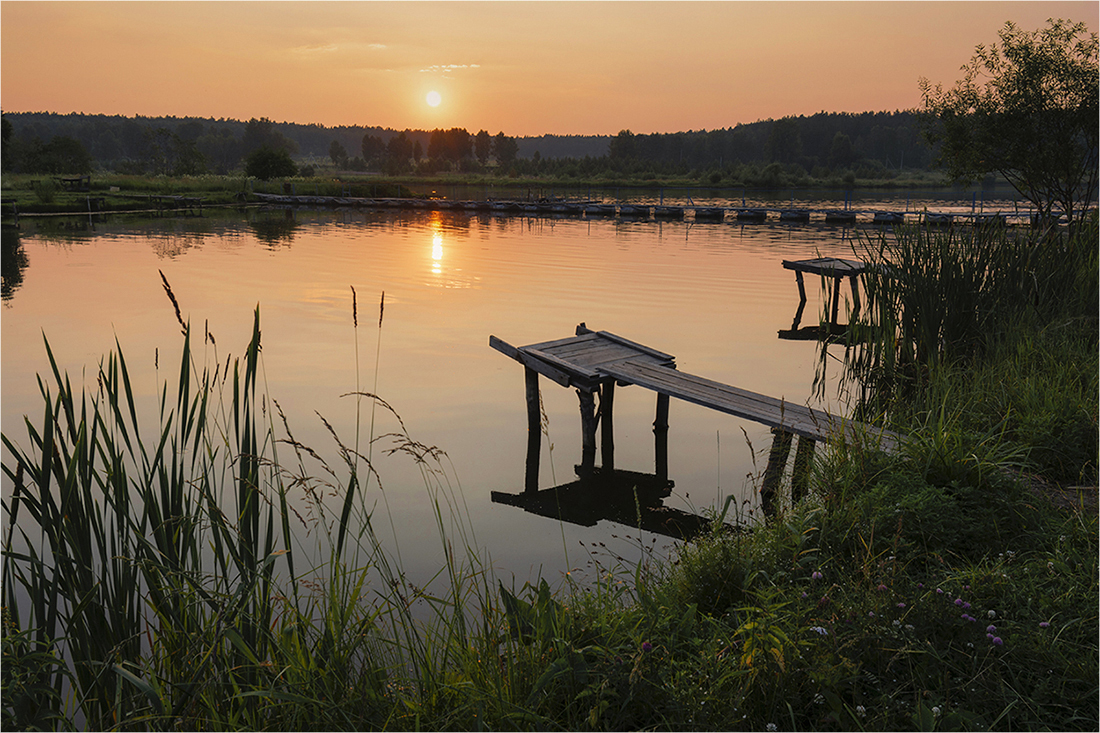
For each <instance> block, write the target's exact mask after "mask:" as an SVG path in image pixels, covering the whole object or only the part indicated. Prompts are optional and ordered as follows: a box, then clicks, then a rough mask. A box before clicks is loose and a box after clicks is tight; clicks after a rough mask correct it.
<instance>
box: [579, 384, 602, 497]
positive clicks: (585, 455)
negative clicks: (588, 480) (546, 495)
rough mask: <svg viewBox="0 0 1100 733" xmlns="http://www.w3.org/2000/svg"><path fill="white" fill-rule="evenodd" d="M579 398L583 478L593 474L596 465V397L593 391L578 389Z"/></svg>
mask: <svg viewBox="0 0 1100 733" xmlns="http://www.w3.org/2000/svg"><path fill="white" fill-rule="evenodd" d="M577 399H579V400H580V403H581V465H580V466H579V467H578V471H577V473H578V475H579V476H580V477H581V478H584V477H586V476H591V475H592V470H593V469H594V468H595V467H596V423H597V422H599V418H597V417H596V397H595V395H594V394H593V393H592V392H588V391H586V390H583V389H578V390H577Z"/></svg>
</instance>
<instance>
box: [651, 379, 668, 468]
mask: <svg viewBox="0 0 1100 733" xmlns="http://www.w3.org/2000/svg"><path fill="white" fill-rule="evenodd" d="M668 401H669V400H668V395H667V394H662V393H661V392H658V393H657V417H656V419H654V420H653V455H654V459H655V463H656V473H657V478H658V479H659V480H661V481H667V480H668Z"/></svg>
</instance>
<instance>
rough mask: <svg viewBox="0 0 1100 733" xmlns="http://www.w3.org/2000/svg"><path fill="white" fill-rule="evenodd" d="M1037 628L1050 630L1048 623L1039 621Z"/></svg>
mask: <svg viewBox="0 0 1100 733" xmlns="http://www.w3.org/2000/svg"><path fill="white" fill-rule="evenodd" d="M1039 628H1040V629H1046V628H1050V624H1049V623H1047V622H1046V621H1040V622H1039Z"/></svg>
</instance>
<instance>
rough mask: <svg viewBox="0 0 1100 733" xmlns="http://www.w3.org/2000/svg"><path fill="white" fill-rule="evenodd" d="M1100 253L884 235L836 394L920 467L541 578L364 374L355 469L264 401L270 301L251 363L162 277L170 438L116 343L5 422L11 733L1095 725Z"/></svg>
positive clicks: (868, 240)
mask: <svg viewBox="0 0 1100 733" xmlns="http://www.w3.org/2000/svg"><path fill="white" fill-rule="evenodd" d="M1097 238H1098V227H1097V219H1096V216H1095V215H1092V216H1091V217H1089V218H1087V219H1086V221H1085V222H1083V223H1082V224H1080V225H1078V226H1077V227H1075V228H1074V229H1072V230H1066V229H1051V230H1040V229H1032V228H1019V229H1005V228H1003V227H967V228H961V229H957V230H948V231H943V230H934V229H931V228H923V227H917V226H910V227H899V228H897V229H895V230H892V231H888V232H887V231H883V232H879V233H877V234H873V235H862V238H861V239H860V240H859V242H858V243H857V247H858V248H862V251H857V254H858V255H860V256H862V257H864V258H865V259H867V260H868V261H870V262H872V263H873V264H874V265H875V267H873V268H870V270H869V271H870V272H871V275H870V276H869V279H868V281H867V300H868V303H867V305H866V307H865V309H864V312H863V313H862V314H861V315H860V317H859V319H858V320H857V322H856V324H855V325H854V327H853V329H852V333H853V341H852V342H851V343H850V344H849V349H848V356H847V360H846V367H847V371H846V375H847V376H846V380H845V382H844V384H842V385H840V387H841V388H843V389H846V390H849V392H850V393H851V394H852V395H853V397H854V398H855V400H856V409H857V411H858V412H859V413H860V416H861V418H862V419H866V420H880V421H883V422H884V423H885V424H887V425H888V426H890V427H891V428H893V429H895V430H899V431H902V432H905V433H907V434H909V436H910V440H909V441H908V443H907V445H906V448H905V449H904V450H903V451H902V452H901V454H899V455H897V456H886V455H884V454H881V453H877V452H874V451H873V450H871V449H869V448H858V447H853V448H845V447H843V446H838V447H830V448H829V449H826V450H821V451H820V452H819V456H818V458H817V459H816V460H815V464H814V467H813V471H812V475H811V488H810V493H809V495H808V497H807V498H806V499H804V500H803V501H802V502H800V503H798V504H796V505H791V504H790V503H789V502H787V503H786V504H785V505H784V506H783V507H782V509H781V511H780V513H779V515H778V516H777V517H776V518H775V519H774V520H772V521H770V522H768V523H766V524H757V525H753V526H752V527H751V528H750V529H749V530H748V531H744V532H735V533H727V532H721V531H718V530H716V531H715V532H713V533H712V534H709V535H706V536H703V537H701V538H699V539H697V540H695V541H693V542H691V543H687V544H684V545H683V546H682V547H681V548H680V550H679V552H678V553H677V554H676V556H675V557H673V558H672V559H671V560H669V561H667V562H662V561H658V560H656V559H653V558H650V557H646V558H644V559H643V560H642V561H641V562H638V563H626V562H624V561H622V560H621V559H619V558H617V557H615V556H614V555H611V554H609V553H608V551H607V550H606V549H605V548H601V547H592V548H586V552H587V553H588V559H589V560H591V562H592V569H591V571H590V572H589V573H587V575H586V577H585V578H584V579H583V580H582V579H578V578H576V577H574V576H572V575H566V576H565V577H562V578H551V579H542V580H540V581H536V582H533V583H532V584H529V585H525V586H524V587H521V588H516V587H510V588H509V587H505V586H504V585H503V584H501V583H500V582H499V581H498V580H497V579H496V578H494V576H493V572H492V564H491V559H490V558H488V557H487V556H486V554H485V552H484V550H483V549H482V548H479V547H478V546H477V543H476V540H475V539H474V537H473V533H472V529H471V528H470V527H469V526H468V525H467V522H466V517H465V515H464V513H463V512H462V510H461V508H460V507H461V506H463V499H462V493H463V491H470V490H471V489H470V488H469V487H466V488H465V489H464V488H463V487H462V486H461V484H460V483H459V478H460V477H456V476H453V475H451V474H450V473H449V472H448V468H447V466H448V464H447V461H446V456H445V454H444V453H443V452H442V451H441V450H439V449H438V448H436V447H432V446H425V445H423V444H421V443H419V442H417V441H416V440H415V439H414V438H413V437H411V435H410V432H409V431H406V430H405V429H404V426H402V429H401V430H399V431H397V432H395V433H391V434H387V435H382V436H377V435H374V434H373V430H374V429H373V424H374V423H373V419H370V416H371V414H372V411H374V410H384V411H390V412H392V413H393V414H394V415H396V414H397V411H396V410H394V408H393V407H391V406H390V405H388V404H387V403H385V402H384V401H383V400H381V398H379V397H377V396H375V395H373V394H370V393H366V392H363V391H361V390H360V388H359V385H358V384H357V385H356V387H355V392H354V398H355V399H356V401H357V406H358V408H357V414H358V415H360V417H358V418H357V419H356V423H355V425H354V426H351V427H348V428H346V433H347V434H349V435H353V436H354V437H353V438H352V439H351V441H350V442H345V440H347V438H346V437H344V436H343V435H342V433H344V432H345V431H342V430H338V429H337V428H331V427H330V432H331V433H332V436H333V439H334V441H335V446H336V452H337V454H338V455H339V456H340V461H339V464H338V465H329V464H328V463H325V462H324V461H323V459H321V457H320V453H319V452H317V451H315V450H314V449H313V448H311V447H309V446H305V445H302V444H301V443H299V442H297V441H296V440H295V439H294V436H293V433H292V426H290V425H288V424H287V423H286V421H285V420H283V419H282V416H281V411H280V410H279V407H278V402H277V399H278V396H277V395H267V394H266V393H265V392H264V391H263V388H262V379H260V378H259V375H261V374H262V369H263V367H262V351H261V348H260V347H261V344H260V311H259V308H257V310H256V313H255V314H254V328H253V337H252V341H251V343H250V344H249V346H248V347H247V349H246V351H245V352H244V353H243V354H240V355H228V356H223V355H222V354H220V353H218V351H217V346H216V345H215V344H214V343H213V341H212V340H211V339H209V338H208V337H207V336H205V335H201V336H200V334H199V333H198V332H197V331H194V330H193V329H192V328H191V326H190V324H188V322H187V321H186V319H185V317H184V315H183V314H182V313H181V310H180V306H179V304H178V302H177V300H176V297H175V295H174V293H173V292H172V290H171V286H170V284H169V283H168V282H167V281H166V280H165V281H164V283H163V284H164V287H165V291H166V294H167V295H168V297H169V299H170V301H171V306H172V307H174V308H175V311H176V314H177V318H178V320H179V323H180V326H181V329H182V331H183V333H184V336H183V345H184V348H183V355H182V359H181V363H180V365H179V368H178V372H177V376H176V377H174V378H173V379H172V380H170V381H166V382H165V383H164V384H162V385H161V391H160V392H159V394H158V398H157V404H156V406H155V408H154V413H155V414H156V415H157V417H158V418H159V419H158V421H157V422H156V423H154V424H152V425H150V424H147V423H146V422H145V421H144V418H142V419H139V416H144V415H146V414H147V413H148V412H149V409H148V406H146V405H138V404H136V401H135V399H134V397H133V395H132V393H131V391H130V387H129V380H130V376H129V375H130V371H129V367H128V364H127V361H126V359H125V358H124V356H123V351H122V346H121V345H118V346H116V349H115V350H114V351H113V352H111V353H110V354H109V355H108V356H106V357H105V358H104V359H103V360H102V361H101V362H100V364H99V368H98V370H97V371H96V374H97V378H96V380H94V381H92V382H91V384H90V385H89V386H88V387H87V388H85V389H84V390H83V391H81V389H80V388H79V386H78V387H77V388H74V387H73V386H72V384H71V383H70V380H69V377H68V376H67V375H64V374H61V373H59V372H58V370H57V368H56V366H53V368H52V373H51V374H47V375H44V376H43V377H42V378H40V384H41V388H42V393H43V412H42V414H41V415H38V416H28V418H27V422H26V426H25V428H26V435H25V436H21V437H18V438H17V437H16V436H15V435H13V434H11V433H8V432H5V434H4V436H3V446H4V454H3V470H4V476H5V481H6V482H7V483H8V484H9V485H10V486H12V487H13V492H12V493H11V494H10V495H9V494H7V492H5V498H4V509H5V513H6V515H7V519H8V523H7V526H6V527H5V529H4V531H5V536H4V555H3V571H2V580H3V593H4V596H3V606H4V609H3V613H4V618H3V624H4V631H3V634H4V635H3V673H2V674H3V711H2V712H3V720H2V723H3V727H4V729H5V730H8V729H11V730H14V729H22V728H45V729H52V728H72V727H84V728H88V729H100V730H108V729H109V730H116V729H130V728H155V729H161V728H171V729H187V730H209V729H217V730H222V729H225V730H229V729H232V730H245V729H249V730H260V729H276V730H298V729H301V730H305V729H325V730H334V729H355V730H365V729H394V730H397V729H401V730H404V729H424V728H427V729H437V730H444V729H447V730H475V729H500V728H503V729H525V730H526V729H556V730H639V729H669V730H672V729H694V730H906V729H911V730H988V729H998V730H1033V729H1056V730H1088V731H1093V730H1096V729H1097V727H1098V725H1100V720H1098V687H1097V679H1098V676H1100V669H1098V666H1100V665H1098V652H1100V649H1098V635H1097V629H1098V586H1097V578H1098V575H1100V547H1098V522H1097V510H1096V504H1095V496H1096V482H1097V462H1098V455H1097V446H1098V427H1097V414H1098V405H1097V395H1098V391H1100V390H1098V385H1100V375H1098V343H1100V339H1098V318H1097V311H1096V304H1097V302H1098V301H1100V283H1098V272H1100V263H1098V253H1097V248H1096V241H1097ZM353 302H354V301H353ZM166 307H168V306H167V305H166ZM354 307H355V306H354V305H353V308H354ZM382 313H383V311H382V304H381V303H380V306H379V319H378V326H377V327H378V329H379V331H378V337H379V338H378V340H377V342H378V343H380V342H381V329H382V327H383V319H382ZM358 315H361V314H357V313H356V314H354V323H355V329H356V330H355V335H354V338H355V343H356V363H357V364H358V363H359V355H358V351H359V346H358V345H359V343H360V340H361V338H362V340H363V341H364V342H368V341H370V340H371V339H370V338H369V336H368V337H361V336H360V334H359V333H358V329H359V328H360V327H362V328H365V329H368V330H369V329H370V328H373V326H372V325H369V324H370V322H371V321H372V319H371V318H369V317H366V318H362V319H360V318H358ZM360 321H362V323H363V325H362V326H360V325H359V324H360ZM856 335H858V336H859V339H858V340H857V339H856V338H855V337H856ZM200 337H201V338H202V343H201V345H200V344H199V343H197V342H198V341H199V339H200ZM46 348H47V353H49V345H48V342H47V345H46ZM375 358H376V360H377V354H376V355H375ZM50 363H51V365H53V359H52V356H51V358H50ZM368 380H369V375H364V379H363V380H362V381H364V382H367V381H368ZM397 407H399V406H397ZM398 419H399V418H398ZM368 421H369V425H370V427H368ZM326 425H328V423H326ZM376 442H377V443H378V445H377V446H375V443H376ZM384 451H385V452H390V453H394V454H396V455H399V456H404V457H406V458H407V459H408V460H412V461H414V462H416V464H417V465H418V466H420V467H421V469H422V471H421V474H422V476H423V483H424V486H423V489H424V492H425V500H426V501H429V502H431V506H433V507H434V509H435V514H436V519H437V540H438V541H439V542H440V545H441V547H442V548H443V550H444V557H445V560H444V561H443V565H442V567H440V568H439V572H438V574H437V575H436V576H435V578H434V579H433V580H432V581H431V582H430V583H428V584H426V585H424V586H417V585H415V584H414V583H413V581H411V580H410V579H408V578H406V577H405V575H404V573H403V572H402V570H401V567H400V564H399V562H398V561H397V560H396V559H395V556H394V555H393V553H392V551H391V550H390V549H389V548H388V547H386V545H385V542H383V541H381V540H380V539H379V538H378V537H377V536H376V535H375V527H376V526H377V525H378V524H379V522H382V523H384V522H385V521H386V518H385V516H384V515H382V514H372V513H371V511H370V510H369V509H368V507H373V506H376V500H377V498H378V497H379V494H381V495H382V497H383V498H384V496H385V494H384V492H385V488H384V487H385V481H384V476H382V475H381V470H380V465H376V464H378V461H377V459H372V457H371V456H372V455H373V456H378V455H380V454H381V453H383V452H384ZM472 490H475V491H476V490H477V489H476V487H475V488H474V489H472ZM1052 497H1058V498H1060V499H1061V501H1058V502H1055V501H1052V500H1051V499H1052ZM377 506H384V502H382V503H378V504H377ZM728 508H729V507H728V506H727V509H728ZM734 514H736V511H734ZM713 518H714V519H716V520H720V521H716V522H715V524H716V525H719V524H721V523H722V522H737V521H738V520H739V519H740V518H739V517H736V516H731V515H728V514H726V513H725V512H722V513H719V512H717V511H716V512H715V513H714V516H713ZM303 524H304V525H308V526H310V527H311V528H312V536H313V537H315V538H316V539H317V543H318V546H317V548H314V550H312V551H311V550H309V549H308V548H303V547H302V546H300V545H299V544H298V543H297V541H296V540H295V539H294V538H295V534H294V532H293V531H292V526H294V527H297V526H300V525H303Z"/></svg>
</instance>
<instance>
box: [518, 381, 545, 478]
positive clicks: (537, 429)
mask: <svg viewBox="0 0 1100 733" xmlns="http://www.w3.org/2000/svg"><path fill="white" fill-rule="evenodd" d="M523 379H524V383H525V386H526V393H527V467H526V472H525V473H524V482H523V489H524V491H527V492H532V493H533V492H536V491H538V490H539V446H540V445H541V444H542V411H541V410H540V409H539V373H538V372H536V371H535V370H534V369H532V368H530V367H524V368H523Z"/></svg>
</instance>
